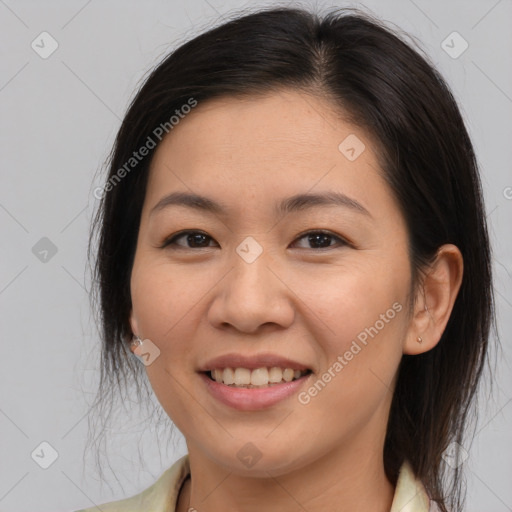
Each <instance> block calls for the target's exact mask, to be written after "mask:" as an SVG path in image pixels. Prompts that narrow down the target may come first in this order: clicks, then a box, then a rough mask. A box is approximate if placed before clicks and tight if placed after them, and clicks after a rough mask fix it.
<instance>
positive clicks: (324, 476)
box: [176, 447, 394, 512]
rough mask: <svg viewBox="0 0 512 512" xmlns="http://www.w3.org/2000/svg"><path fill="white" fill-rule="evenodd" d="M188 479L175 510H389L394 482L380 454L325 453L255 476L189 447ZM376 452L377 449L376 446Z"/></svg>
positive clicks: (181, 511) (385, 511)
mask: <svg viewBox="0 0 512 512" xmlns="http://www.w3.org/2000/svg"><path fill="white" fill-rule="evenodd" d="M190 448H191V447H189V461H190V469H191V475H192V478H191V479H187V480H186V481H185V482H184V484H183V486H182V489H181V492H180V494H179V498H178V503H177V508H176V510H177V512H187V511H188V510H189V509H190V508H191V507H192V509H196V510H198V511H201V510H208V512H220V511H224V510H244V511H247V512H253V511H254V512H256V511H260V510H262V509H264V510H266V511H268V512H292V511H293V512H295V511H296V510H297V507H299V508H301V507H302V508H303V509H305V510H308V512H320V511H322V512H324V511H325V510H337V511H339V512H349V511H353V510H372V511H374V512H389V510H390V508H391V504H392V501H393V495H394V486H393V485H392V484H391V483H390V482H389V481H388V479H387V477H386V475H385V471H384V466H383V462H382V460H381V459H382V457H377V456H369V457H367V458H364V457H362V454H363V453H365V452H364V451H359V450H354V453H353V454H347V453H346V452H345V453H344V456H343V457H342V458H341V459H340V457H339V454H337V453H329V454H328V455H325V456H324V457H322V458H320V459H317V460H315V461H314V462H312V463H311V464H308V465H305V466H303V467H300V468H297V469H295V470H294V471H291V472H287V473H286V474H282V475H280V476H277V477H276V476H272V474H271V472H267V474H268V478H255V477H248V476H243V475H239V474H236V473H234V472H232V471H229V470H226V469H225V468H223V467H220V466H218V465H216V464H214V463H213V462H212V461H211V459H208V458H203V457H200V456H198V455H200V453H199V452H196V451H195V450H193V449H192V450H190ZM381 453H382V452H381Z"/></svg>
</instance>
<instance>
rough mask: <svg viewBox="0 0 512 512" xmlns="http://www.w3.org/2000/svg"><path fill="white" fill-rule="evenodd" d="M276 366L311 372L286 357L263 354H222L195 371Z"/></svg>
mask: <svg viewBox="0 0 512 512" xmlns="http://www.w3.org/2000/svg"><path fill="white" fill-rule="evenodd" d="M274 366H277V367H279V368H282V369H285V368H291V369H292V370H311V371H314V370H313V368H310V367H309V366H307V365H306V364H303V363H300V362H298V361H293V360H292V359H288V358H286V357H282V356H279V355H277V354H271V353H268V352H267V353H263V354H258V355H254V356H245V355H242V354H233V353H232V354H224V355H222V356H219V357H215V358H214V359H210V360H209V361H207V362H206V363H204V364H203V365H201V366H200V367H199V368H198V369H197V371H198V372H207V371H211V370H215V369H216V368H220V369H224V368H247V369H248V370H255V369H256V368H272V367H274Z"/></svg>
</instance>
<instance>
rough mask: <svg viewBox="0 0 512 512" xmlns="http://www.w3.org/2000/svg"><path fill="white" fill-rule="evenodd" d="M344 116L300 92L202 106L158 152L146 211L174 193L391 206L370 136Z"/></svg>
mask: <svg viewBox="0 0 512 512" xmlns="http://www.w3.org/2000/svg"><path fill="white" fill-rule="evenodd" d="M342 114H343V113H342V112H341V110H340V109H339V108H338V109H336V107H335V106H334V105H332V104H331V103H329V102H327V101H326V100H324V99H323V98H321V97H317V96H314V95H312V94H309V93H304V92H299V91H278V92H275V93H272V94H268V95H259V96H256V97H222V98H217V99H213V100H208V101H206V102H204V103H199V104H198V105H197V106H196V107H195V108H194V109H193V110H192V112H191V113H190V114H188V115H186V116H184V117H183V118H182V119H180V121H179V123H178V124H176V125H175V126H174V127H173V129H172V131H171V132H170V133H169V134H168V135H167V136H166V137H165V138H164V139H163V141H162V142H161V143H160V145H159V146H158V148H157V150H156V152H155V155H154V157H153V159H152V162H151V167H150V176H149V182H148V189H147V203H152V204H154V203H155V202H156V201H158V199H159V198H160V197H161V196H162V195H163V193H165V192H169V191H172V190H175V189H179V190H180V191H183V192H185V191H188V192H195V193H200V194H202V195H209V196H212V195H215V196H217V197H219V196H223V197H225V196H230V197H231V198H232V199H235V200H239V201H240V200H243V198H245V199H247V198H248V197H249V196H254V197H259V199H260V201H261V200H263V199H266V198H270V196H271V195H276V196H278V195H280V196H283V195H284V194H285V192H286V193H289V194H288V195H291V194H294V193H304V192H307V191H320V190H335V191H338V192H341V193H345V194H347V195H351V196H357V197H358V199H359V200H360V202H362V203H365V202H366V203H367V202H370V201H376V200H381V199H384V200H386V199H387V201H388V202H389V201H390V200H391V198H390V197H389V196H390V191H389V190H388V188H387V185H386V183H385V182H384V180H383V179H382V177H381V176H380V170H379V168H378V163H377V157H376V154H375V152H374V149H373V147H374V145H373V144H372V141H371V139H370V137H369V135H368V134H367V133H365V132H364V131H363V130H362V129H361V128H359V127H357V126H355V125H353V124H351V123H349V122H348V121H346V120H345V119H344V117H343V115H342ZM345 117H346V116H345ZM347 150H348V153H347ZM354 156H355V158H354ZM208 192H209V193H208ZM378 196H379V197H378ZM386 196H387V198H386Z"/></svg>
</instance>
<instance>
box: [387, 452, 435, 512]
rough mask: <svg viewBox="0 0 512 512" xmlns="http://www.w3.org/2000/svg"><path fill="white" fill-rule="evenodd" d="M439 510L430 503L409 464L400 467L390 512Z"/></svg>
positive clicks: (433, 511) (431, 511) (423, 487)
mask: <svg viewBox="0 0 512 512" xmlns="http://www.w3.org/2000/svg"><path fill="white" fill-rule="evenodd" d="M437 510H439V509H438V508H437V505H436V504H435V503H434V502H431V501H430V499H429V496H428V494H427V491H426V489H425V486H424V485H423V483H422V482H421V481H420V480H418V479H417V478H416V476H415V474H414V471H413V470H412V467H411V465H410V463H409V462H407V461H405V462H404V463H403V464H402V466H401V467H400V472H399V474H398V481H397V483H396V488H395V495H394V497H393V504H392V505H391V511H390V512H436V511H437Z"/></svg>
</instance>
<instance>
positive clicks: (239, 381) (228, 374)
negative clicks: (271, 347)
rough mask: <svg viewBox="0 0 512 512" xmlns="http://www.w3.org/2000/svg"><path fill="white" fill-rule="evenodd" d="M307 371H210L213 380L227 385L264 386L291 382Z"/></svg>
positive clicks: (228, 369)
mask: <svg viewBox="0 0 512 512" xmlns="http://www.w3.org/2000/svg"><path fill="white" fill-rule="evenodd" d="M306 373H308V370H304V371H301V370H293V369H292V368H285V369H282V368H279V367H276V366H274V367H272V368H256V369H254V370H249V369H248V368H224V369H221V368H215V369H214V370H213V371H211V372H210V375H211V377H212V379H213V380H215V381H216V382H219V383H223V384H226V385H228V386H237V387H246V388H247V387H249V388H253V387H266V386H268V385H269V384H270V385H272V384H278V383H281V382H283V381H284V382H291V381H292V380H294V379H298V378H300V377H302V376H303V375H305V374H306Z"/></svg>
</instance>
